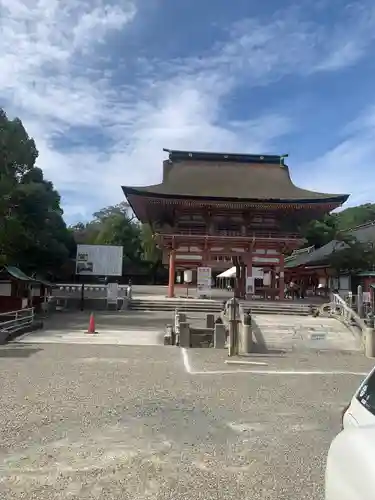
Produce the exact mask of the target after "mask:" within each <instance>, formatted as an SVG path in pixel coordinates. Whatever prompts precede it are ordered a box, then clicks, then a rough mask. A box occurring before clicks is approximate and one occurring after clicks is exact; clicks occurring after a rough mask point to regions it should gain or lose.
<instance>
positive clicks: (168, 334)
mask: <svg viewBox="0 0 375 500" xmlns="http://www.w3.org/2000/svg"><path fill="white" fill-rule="evenodd" d="M164 345H173V327H172V325H167V326H166V329H165V334H164Z"/></svg>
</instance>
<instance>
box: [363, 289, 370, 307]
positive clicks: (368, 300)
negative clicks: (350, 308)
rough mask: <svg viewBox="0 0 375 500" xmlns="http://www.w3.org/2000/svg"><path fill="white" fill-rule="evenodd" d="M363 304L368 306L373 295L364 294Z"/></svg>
mask: <svg viewBox="0 0 375 500" xmlns="http://www.w3.org/2000/svg"><path fill="white" fill-rule="evenodd" d="M363 302H365V303H366V304H370V303H371V293H370V292H363Z"/></svg>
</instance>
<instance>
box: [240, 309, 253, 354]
mask: <svg viewBox="0 0 375 500" xmlns="http://www.w3.org/2000/svg"><path fill="white" fill-rule="evenodd" d="M241 327H242V328H241V330H240V337H241V341H240V342H239V344H240V354H250V353H251V351H252V346H253V329H252V324H251V313H250V311H245V313H244V317H243V322H242V325H241Z"/></svg>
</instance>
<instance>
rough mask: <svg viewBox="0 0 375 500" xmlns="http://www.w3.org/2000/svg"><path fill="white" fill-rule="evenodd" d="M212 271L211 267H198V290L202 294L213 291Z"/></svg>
mask: <svg viewBox="0 0 375 500" xmlns="http://www.w3.org/2000/svg"><path fill="white" fill-rule="evenodd" d="M211 284H212V272H211V268H210V267H198V268H197V290H198V293H199V294H200V295H207V294H210V293H211Z"/></svg>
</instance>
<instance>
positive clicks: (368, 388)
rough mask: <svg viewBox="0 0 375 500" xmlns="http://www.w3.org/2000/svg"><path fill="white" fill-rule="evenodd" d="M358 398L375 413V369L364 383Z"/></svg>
mask: <svg viewBox="0 0 375 500" xmlns="http://www.w3.org/2000/svg"><path fill="white" fill-rule="evenodd" d="M357 400H358V401H359V402H360V403H361V404H362V405H363V406H364V407H365V408H366V409H367V410H368V411H369V412H371V413H372V414H373V415H375V371H374V372H373V373H372V374H371V375H370V377H369V378H368V380H366V381H365V383H364V384H363V385H362V387H361V389H360V390H359V392H358V395H357Z"/></svg>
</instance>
